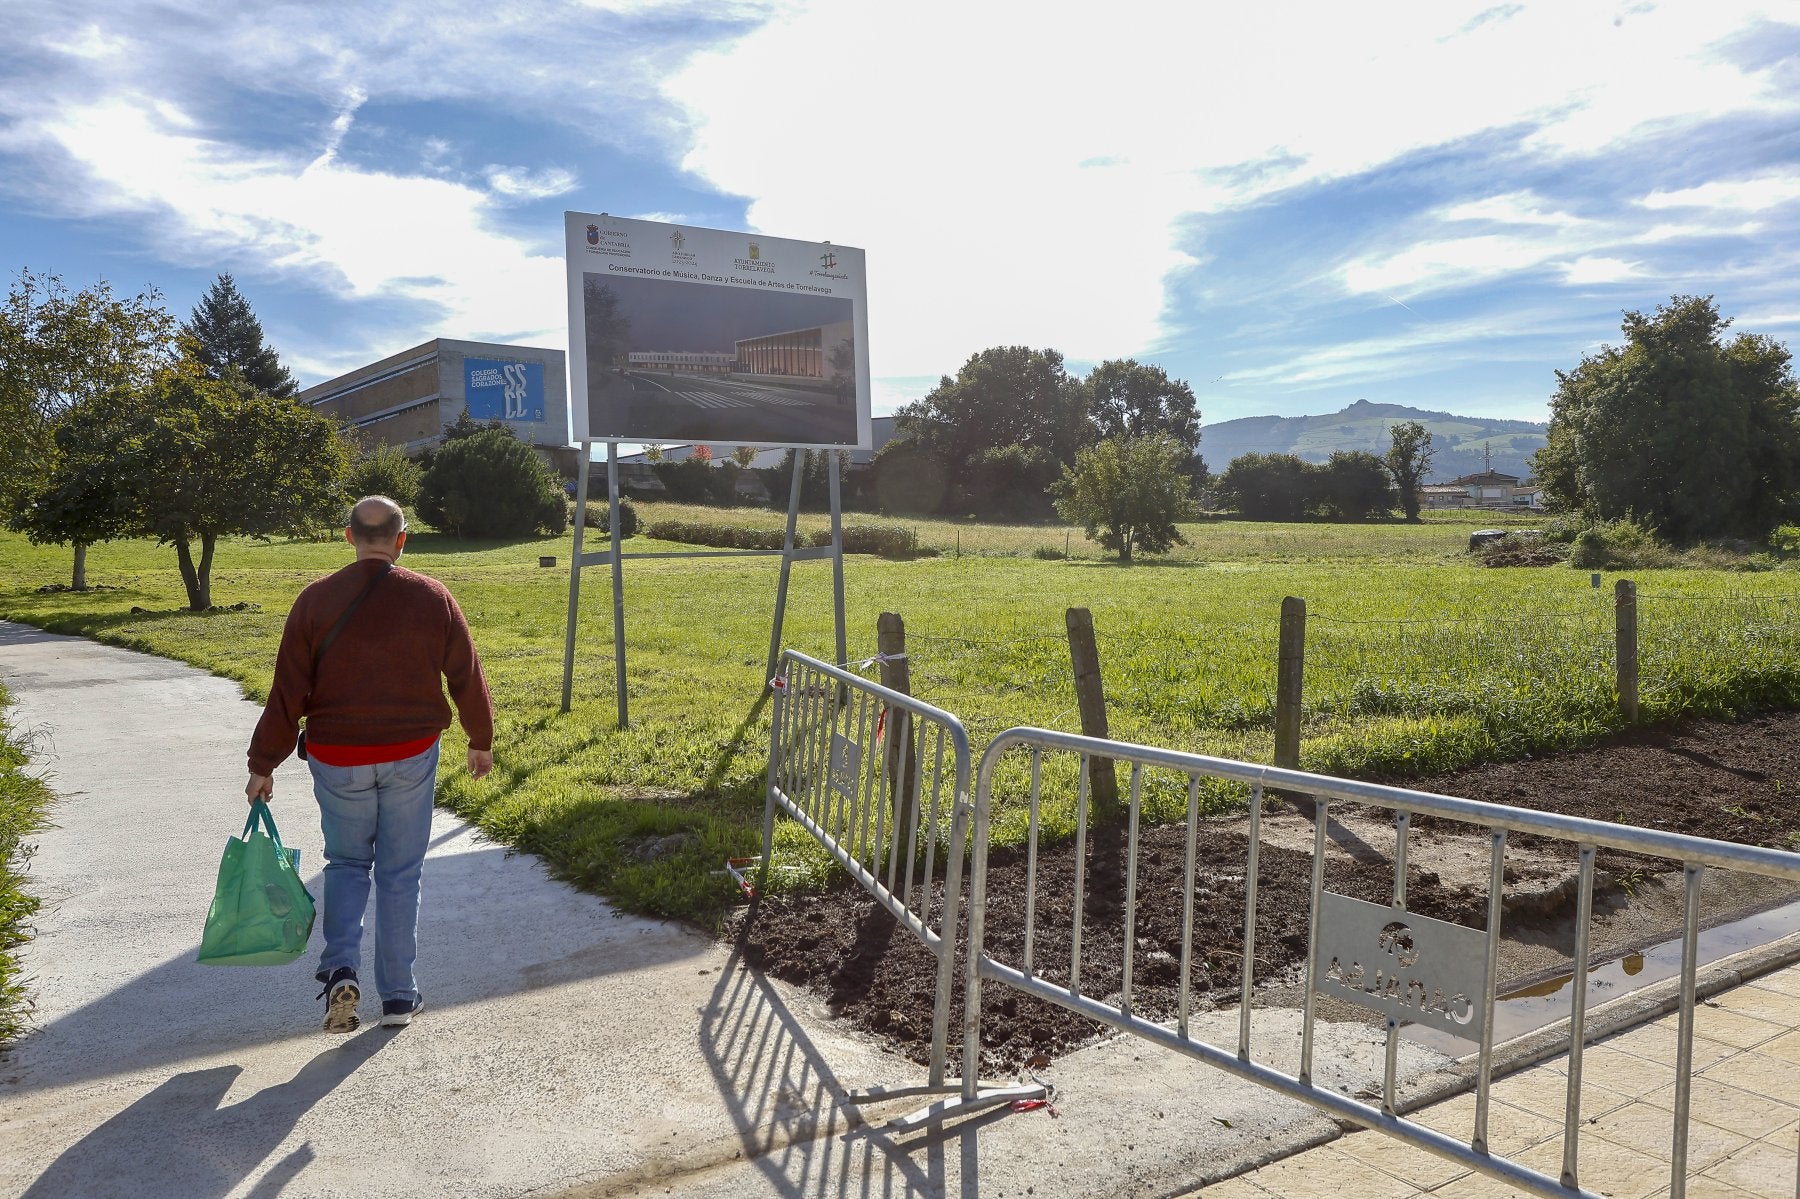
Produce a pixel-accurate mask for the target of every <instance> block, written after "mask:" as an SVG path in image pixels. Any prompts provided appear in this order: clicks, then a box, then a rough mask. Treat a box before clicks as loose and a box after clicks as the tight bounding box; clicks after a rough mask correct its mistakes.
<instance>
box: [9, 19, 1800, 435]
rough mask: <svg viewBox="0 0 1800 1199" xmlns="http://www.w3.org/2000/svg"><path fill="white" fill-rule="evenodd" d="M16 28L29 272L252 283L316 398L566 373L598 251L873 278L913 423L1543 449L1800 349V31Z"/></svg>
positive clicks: (888, 404) (14, 177)
mask: <svg viewBox="0 0 1800 1199" xmlns="http://www.w3.org/2000/svg"><path fill="white" fill-rule="evenodd" d="M221 13H224V14H225V15H221ZM6 21H7V25H8V34H9V36H8V43H9V47H10V49H9V51H8V52H7V54H6V55H4V56H0V196H3V203H0V247H3V248H4V254H3V256H0V265H4V266H5V267H6V269H7V272H8V274H12V273H15V272H16V271H17V270H18V269H20V268H22V267H30V268H32V269H34V270H41V271H53V272H56V273H58V274H60V275H62V276H63V277H64V279H65V280H66V281H67V282H68V283H69V284H70V285H72V286H83V285H85V284H88V283H91V282H93V281H94V280H95V279H97V278H100V277H104V278H106V279H108V280H110V281H111V282H112V283H113V285H114V286H115V287H116V288H119V289H121V290H124V291H127V292H135V291H137V290H140V289H142V288H145V287H149V286H155V287H157V288H159V289H160V290H161V291H162V293H163V295H164V296H165V298H166V301H167V304H168V306H169V307H170V309H171V310H172V311H174V312H175V313H176V314H177V315H179V316H183V317H185V316H186V315H187V314H188V312H189V311H190V310H191V309H192V307H193V305H194V303H195V302H196V300H197V299H198V298H199V296H200V295H201V294H202V293H203V292H204V291H205V289H206V287H207V286H208V285H209V284H210V282H211V280H212V278H213V276H214V275H215V274H217V273H218V272H221V271H229V272H231V273H232V274H233V275H234V276H235V277H236V278H237V281H238V284H239V286H240V288H241V289H242V290H243V291H244V292H245V294H246V295H248V296H249V297H250V299H251V301H252V303H253V304H254V306H255V308H256V310H257V312H258V314H259V315H260V316H261V318H262V320H263V325H264V329H265V332H266V334H267V336H268V338H269V340H270V342H271V344H273V345H274V346H275V347H276V349H277V350H278V351H279V352H280V353H281V354H282V356H283V358H284V360H285V361H286V362H287V363H288V364H289V366H290V367H291V368H292V369H293V370H294V371H295V373H296V374H297V375H298V376H299V377H300V379H301V382H302V383H313V382H317V381H319V380H321V379H324V378H327V377H329V376H331V375H333V374H336V373H338V372H340V371H343V370H347V369H349V368H351V367H354V366H357V365H361V364H362V363H365V362H368V361H371V360H373V359H375V358H379V357H382V356H385V355H387V354H390V353H393V352H395V351H398V350H401V349H404V348H406V347H407V346H410V345H413V344H416V343H418V342H420V341H424V340H426V339H428V338H431V337H435V336H444V337H459V338H474V339H481V340H489V339H492V340H503V341H521V342H526V343H530V344H537V345H554V346H563V345H566V343H567V328H566V319H567V318H566V312H567V307H566V301H565V299H564V291H563V289H564V286H565V285H564V274H563V265H562V261H561V237H562V224H561V213H562V212H563V210H565V209H577V210H581V211H595V212H600V211H604V212H611V213H615V214H619V215H625V216H634V217H641V218H647V219H663V220H674V221H679V222H682V223H686V224H692V225H701V226H712V227H720V228H730V229H744V230H748V231H753V232H759V233H764V234H768V235H771V236H778V237H791V238H802V239H809V240H831V241H833V242H836V243H838V244H840V245H853V246H860V247H862V248H864V249H865V250H866V251H867V254H868V269H869V277H870V295H869V312H870V337H869V341H870V352H871V358H872V367H873V373H874V376H875V399H876V411H877V413H881V412H885V411H890V410H891V409H892V408H893V407H894V406H895V405H896V404H898V403H901V402H904V401H905V400H907V399H911V398H915V397H917V396H919V395H922V394H923V393H924V392H925V391H926V390H928V389H929V387H930V386H931V385H932V384H933V383H934V382H935V381H936V379H937V377H938V376H939V375H941V374H954V373H955V371H956V369H957V368H958V366H960V365H961V363H962V362H963V361H964V360H965V359H966V358H967V357H968V356H969V355H970V354H971V353H974V352H976V351H978V350H980V349H982V348H984V347H987V346H991V345H1001V344H1015V343H1023V344H1027V345H1032V346H1039V347H1054V348H1056V349H1059V350H1061V351H1062V352H1063V353H1064V354H1065V355H1066V356H1067V357H1068V359H1069V361H1070V365H1071V367H1072V368H1073V369H1074V370H1076V371H1077V372H1082V371H1085V370H1086V369H1087V367H1088V366H1089V365H1091V364H1092V363H1094V362H1097V361H1100V360H1102V359H1105V358H1113V357H1126V356H1130V357H1136V358H1138V359H1139V360H1140V361H1153V362H1156V363H1158V364H1160V365H1162V366H1164V367H1165V368H1166V369H1168V370H1169V372H1170V373H1171V374H1173V375H1176V376H1177V377H1180V378H1184V379H1187V380H1188V381H1189V382H1190V383H1191V384H1192V386H1193V387H1194V390H1195V392H1196V394H1197V395H1198V397H1199V400H1200V407H1201V411H1202V413H1203V415H1204V418H1205V420H1206V421H1207V422H1209V423H1210V422H1216V421H1221V420H1228V419H1231V418H1234V417H1240V416H1255V415H1263V414H1271V413H1272V414H1279V415H1287V416H1292V415H1300V414H1305V413H1316V412H1329V411H1334V410H1336V409H1338V408H1340V407H1342V406H1344V405H1345V404H1348V403H1350V402H1351V401H1353V400H1356V399H1358V398H1366V399H1370V400H1374V401H1378V402H1392V403H1404V404H1413V405H1416V406H1419V407H1424V408H1433V409H1447V410H1451V411H1456V412H1462V413H1469V414H1478V415H1488V416H1496V417H1510V418H1517V419H1527V420H1541V419H1544V418H1545V416H1546V410H1547V401H1548V398H1549V395H1550V392H1551V390H1552V389H1553V387H1554V386H1555V378H1554V374H1553V371H1554V370H1556V369H1557V368H1568V367H1570V366H1573V365H1574V364H1575V363H1576V362H1578V361H1579V360H1580V358H1581V356H1582V355H1583V354H1585V353H1589V352H1591V351H1593V350H1594V349H1595V348H1597V347H1598V346H1599V345H1601V344H1602V343H1604V342H1607V341H1609V340H1616V339H1617V337H1618V327H1619V314H1620V312H1621V310H1623V309H1648V308H1650V307H1653V306H1654V305H1655V304H1657V303H1658V302H1661V301H1663V300H1666V299H1667V298H1668V297H1669V296H1670V295H1671V294H1674V293H1684V294H1686V293H1699V294H1711V295H1715V296H1716V297H1717V299H1718V302H1719V304H1720V307H1721V308H1722V309H1723V311H1724V312H1725V313H1726V314H1727V315H1730V316H1732V317H1734V318H1735V319H1736V327H1737V328H1739V329H1745V330H1749V331H1752V332H1759V333H1767V334H1770V335H1772V336H1775V337H1777V338H1779V339H1782V340H1788V341H1791V339H1793V338H1794V337H1795V336H1796V335H1800V285H1797V282H1796V281H1797V280H1800V241H1797V240H1796V237H1795V234H1796V232H1797V231H1800V4H1796V3H1793V2H1789V3H1783V4H1755V3H1738V2H1736V0H1683V2H1681V3H1660V4H1659V3H1616V2H1614V3H1587V2H1584V0H1551V2H1548V3H1542V4H1539V3H1509V4H1500V5H1494V4H1490V3H1472V4H1465V3H1457V2H1454V0H1424V2H1418V3H1388V2H1384V3H1380V4H1374V5H1346V4H1343V3H1341V2H1339V3H1330V4H1324V3H1320V4H1310V3H1303V2H1302V3H1293V4H1283V5H1273V4H1267V5H1257V4H1251V5H1224V4H1217V3H1212V2H1210V0H1207V2H1199V0H1194V2H1187V0H1179V2H1178V0H1164V2H1162V3H1138V2H1135V0H1112V2H1109V3H1107V4H1102V5H1095V4H1091V3H1084V4H1073V3H1064V2H1063V0H1038V2H1037V3H1033V4H1030V5H1026V4H1020V3H997V2H984V0H955V2H951V0H908V2H907V3H904V4H900V3H872V2H870V0H843V2H838V0H830V2H824V0H821V2H818V3H811V2H806V0H793V2H788V0H771V2H766V3H750V2H743V3H732V2H715V3H706V4H693V3H682V2H657V0H642V2H639V0H587V2H581V3H548V2H543V3H510V2H508V0H483V2H480V3H475V2H469V0H435V2H434V3H432V4H429V5H427V4H415V3H410V2H391V3H376V4H351V3H333V2H312V3H306V4H297V3H282V4H272V3H258V2H255V0H245V2H241V3H237V4H234V5H231V6H225V5H218V4H213V3H200V2H190V0H162V2H158V3H143V2H137V0H105V2H103V3H102V2H98V0H65V2H59V3H56V4H38V5H23V4H18V5H10V6H8V11H7V14H6ZM1202 449H1203V451H1204V446H1203V447H1202Z"/></svg>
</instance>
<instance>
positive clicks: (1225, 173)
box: [667, 0, 1795, 374]
mask: <svg viewBox="0 0 1800 1199" xmlns="http://www.w3.org/2000/svg"><path fill="white" fill-rule="evenodd" d="M1491 9H1492V6H1491V5H1490V4H1488V3H1486V2H1485V0H1477V2H1475V3H1455V4H1449V3H1434V2H1427V0H1416V2H1414V3H1403V4H1399V5H1389V6H1386V7H1383V8H1379V9H1369V8H1367V7H1366V6H1354V5H1348V6H1347V5H1343V4H1328V3H1323V2H1322V0H1321V2H1318V3H1313V4H1307V5H1300V6H1291V5H1290V6H1266V5H1265V6H1256V5H1240V6H1219V5H1198V4H1195V5H1169V4H1167V3H1158V2H1155V0H1122V2H1117V3H1113V4H1109V5H1107V6H1105V8H1104V15H1101V10H1096V9H1094V8H1093V7H1092V6H1090V5H1075V4H1070V3H1047V4H1041V5H1037V6H1034V7H1033V9H1032V13H1031V19H1030V20H1022V19H1020V17H1019V15H1018V13H1017V11H1016V10H1014V9H1012V8H1010V7H1004V6H988V5H980V4H975V5H970V4H968V3H966V2H964V0H915V2H914V3H910V4H908V5H905V6H887V5H867V4H848V3H834V2H829V0H820V2H819V3H814V4H805V5H797V6H795V7H794V8H793V9H792V10H791V11H789V12H786V13H784V14H782V15H781V16H779V17H778V18H777V19H775V20H774V21H772V22H771V23H770V24H768V25H766V26H765V27H763V28H762V29H760V30H758V31H757V32H755V33H752V34H750V35H749V36H747V37H746V38H744V39H743V40H741V41H739V42H738V43H736V44H735V45H733V46H732V47H731V48H729V49H727V50H724V51H721V52H718V53H713V54H707V55H702V56H700V57H698V58H696V59H695V60H694V61H693V63H692V64H691V65H690V66H689V67H688V68H687V70H685V71H684V72H682V73H681V74H680V75H678V76H676V77H675V78H674V79H673V80H672V81H671V82H670V83H669V84H668V86H667V90H668V92H669V94H670V95H671V96H673V97H674V98H675V99H677V100H678V101H679V102H680V103H681V104H682V105H683V106H684V107H685V108H686V109H687V111H688V113H689V114H690V118H691V120H692V122H693V125H694V128H695V134H696V136H695V141H694V145H693V149H692V151H691V152H690V153H689V154H688V156H687V158H686V159H685V165H686V166H687V167H688V168H690V169H691V170H693V171H695V172H696V173H698V174H699V175H701V176H702V177H704V178H705V179H707V180H708V181H710V182H711V183H713V184H714V185H715V186H716V187H718V188H719V189H720V190H721V191H725V192H728V193H733V194H741V195H746V196H749V197H750V198H751V201H752V202H751V206H750V210H749V217H750V222H751V223H752V224H753V225H754V226H755V227H756V228H757V229H758V230H760V231H764V232H768V233H772V234H778V235H783V236H791V237H808V238H830V239H832V240H834V241H839V242H841V243H846V244H853V245H860V246H863V247H865V248H867V249H869V251H870V258H869V262H870V270H871V275H872V279H871V287H872V289H873V293H874V294H873V297H872V300H871V315H872V319H873V320H874V321H875V322H876V323H875V325H874V326H873V328H872V338H871V340H872V342H873V345H872V354H873V355H874V358H875V361H876V369H877V370H878V371H885V372H888V373H893V374H914V373H920V372H922V371H928V370H931V369H941V368H942V367H943V365H944V364H945V363H954V362H958V361H960V360H961V358H962V357H963V356H964V355H966V354H967V353H968V352H970V351H971V350H974V349H978V348H980V347H981V346H985V345H993V344H998V343H1005V342H1011V341H1024V342H1029V343H1032V344H1037V345H1055V346H1056V347H1058V348H1060V349H1062V350H1064V351H1065V352H1066V353H1068V354H1069V355H1070V356H1071V357H1076V358H1096V357H1104V356H1111V355H1116V354H1121V353H1131V352H1138V351H1141V350H1143V349H1144V348H1146V347H1149V346H1153V345H1155V344H1157V343H1159V342H1160V341H1162V340H1163V339H1165V338H1166V336H1167V334H1168V330H1167V328H1166V327H1165V325H1164V323H1163V318H1164V313H1165V303H1164V301H1165V297H1166V288H1167V286H1168V285H1169V283H1170V282H1171V278H1172V276H1175V275H1177V274H1178V273H1180V272H1183V271H1186V270H1191V268H1192V267H1193V266H1194V261H1193V259H1192V258H1191V257H1190V256H1189V254H1188V253H1187V252H1186V242H1185V239H1186V238H1188V237H1191V234H1190V233H1188V232H1187V228H1188V223H1189V222H1190V221H1191V218H1193V217H1194V215H1195V214H1200V215H1202V216H1203V215H1204V214H1207V213H1212V212H1218V211H1222V210H1226V209H1230V208H1234V207H1241V206H1244V205H1248V204H1251V203H1254V202H1256V201H1258V200H1262V199H1265V198H1267V197H1269V196H1271V195H1272V194H1274V193H1276V192H1278V191H1280V190H1282V189H1284V188H1291V187H1295V186H1298V185H1302V184H1306V183H1310V182H1316V181H1320V180H1326V179H1333V178H1340V177H1343V176H1347V175H1352V174H1357V173H1361V172H1365V171H1369V170H1372V169H1375V168H1378V167H1380V166H1382V165H1383V164H1386V163H1390V162H1392V161H1394V160H1396V159H1398V158H1401V157H1403V156H1405V155H1407V154H1409V153H1412V152H1414V151H1417V150H1421V149H1425V148H1428V147H1432V146H1438V145H1443V144H1446V143H1450V142H1454V141H1457V140H1459V139H1463V138H1468V137H1472V136H1475V135H1477V134H1489V135H1493V134H1495V133H1496V132H1497V131H1503V130H1504V131H1509V132H1507V133H1506V135H1505V136H1507V137H1508V138H1509V139H1512V144H1513V145H1518V144H1520V143H1519V140H1518V139H1524V144H1525V145H1527V146H1528V147H1530V148H1531V150H1532V152H1534V153H1535V154H1537V155H1539V156H1549V157H1561V156H1569V155H1585V154H1588V153H1590V152H1592V151H1593V150H1595V149H1596V148H1600V147H1611V146H1615V145H1617V144H1619V143H1622V142H1624V141H1625V140H1627V139H1629V138H1630V137H1631V136H1633V135H1634V134H1636V133H1638V132H1639V131H1643V130H1647V129H1654V130H1658V131H1666V130H1668V129H1670V128H1672V127H1679V126H1680V125H1682V124H1684V123H1692V122H1695V121H1699V120H1703V119H1709V118H1712V117H1715V116H1717V115H1720V114H1722V113H1726V112H1733V113H1750V112H1755V113H1768V112H1791V111H1794V107H1795V106H1794V101H1793V97H1791V96H1789V95H1785V94H1783V93H1781V92H1779V91H1778V90H1777V86H1776V84H1775V83H1774V82H1772V80H1771V79H1770V78H1769V77H1768V76H1766V75H1763V74H1753V73H1746V72H1744V71H1741V70H1739V69H1737V68H1736V67H1734V66H1732V65H1731V64H1729V63H1728V62H1725V61H1723V60H1721V59H1719V58H1718V57H1716V56H1715V55H1713V54H1712V53H1711V52H1710V51H1709V50H1708V47H1709V45H1710V44H1711V43H1713V42H1716V41H1717V40H1718V39H1720V38H1721V37H1724V36H1726V35H1728V34H1730V33H1732V32H1733V31H1736V30H1738V29H1740V28H1742V27H1743V26H1744V25H1745V23H1746V22H1748V21H1749V20H1751V19H1752V17H1753V16H1754V15H1755V14H1756V11H1757V10H1756V8H1755V6H1753V5H1749V4H1743V3H1734V2H1726V0H1721V2H1720V3H1716V4H1715V3H1709V4H1707V5H1703V6H1702V5H1693V6H1686V7H1681V8H1678V7H1676V6H1667V7H1663V8H1654V9H1650V8H1637V9H1633V10H1631V11H1630V12H1628V13H1625V14H1624V15H1623V16H1622V17H1621V19H1620V21H1619V22H1618V23H1615V20H1614V18H1615V16H1616V15H1619V14H1620V13H1621V11H1622V10H1620V9H1619V8H1618V6H1617V5H1616V4H1614V3H1611V2H1601V0H1576V2H1565V0H1550V2H1546V3H1538V4H1532V5H1519V6H1513V7H1512V8H1509V9H1508V10H1506V11H1503V12H1499V13H1493V12H1492V11H1491ZM1483 16H1487V17H1491V18H1492V19H1485V20H1480V19H1477V18H1481V17H1483ZM752 80H753V81H754V86H747V81H752ZM1622 97H1624V98H1627V99H1628V101H1629V102H1625V100H1622V99H1621V98H1622ZM1454 219H1457V220H1474V219H1484V220H1491V221H1500V222H1505V223H1509V224H1517V225H1525V226H1530V227H1541V228H1544V229H1547V230H1550V231H1553V232H1556V231H1565V230H1572V229H1578V228H1580V227H1582V225H1583V222H1582V221H1581V220H1580V219H1579V218H1577V217H1575V216H1572V215H1570V214H1568V213H1567V212H1565V211H1562V206H1561V205H1560V204H1558V203H1556V202H1554V201H1549V200H1545V201H1543V202H1542V203H1538V202H1537V200H1536V198H1535V197H1533V196H1531V195H1529V194H1528V193H1511V194H1510V195H1506V196H1498V197H1492V198H1490V199H1488V200H1486V201H1477V202H1473V203H1471V204H1470V205H1468V206H1465V207H1464V208H1463V209H1462V210H1461V211H1460V212H1458V214H1457V215H1456V217H1455V218H1454ZM1584 242H1585V239H1578V240H1577V241H1576V242H1574V243H1572V244H1569V245H1561V244H1558V243H1557V242H1555V241H1554V240H1552V241H1549V242H1545V241H1542V240H1539V239H1531V238H1527V239H1524V240H1519V239H1510V238H1506V237H1494V238H1473V239H1459V240H1457V241H1455V242H1444V243H1439V244H1436V245H1433V246H1429V247H1417V248H1415V249H1414V250H1412V251H1405V252H1402V253H1401V254H1397V255H1390V256H1386V257H1378V258H1375V259H1372V260H1371V261H1369V262H1366V263H1363V264H1361V265H1360V266H1359V267H1357V268H1356V271H1357V278H1358V280H1359V285H1366V286H1369V287H1376V286H1382V287H1386V288H1390V289H1391V288H1405V287H1408V286H1413V287H1420V286H1441V285H1445V284H1447V283H1448V282H1449V281H1451V280H1452V279H1454V278H1457V277H1459V276H1460V277H1491V276H1492V274H1494V273H1495V272H1497V271H1500V270H1503V269H1507V268H1509V267H1510V265H1511V264H1512V263H1514V262H1515V261H1516V257H1515V256H1516V254H1517V253H1518V252H1520V251H1521V250H1522V251H1524V252H1525V253H1526V254H1527V255H1528V256H1529V258H1530V260H1531V261H1532V262H1535V263H1537V264H1539V265H1541V264H1543V263H1547V262H1553V261H1559V260H1564V259H1567V258H1569V257H1570V256H1571V255H1574V254H1579V253H1581V252H1584V251H1585V250H1587V249H1590V248H1592V247H1590V246H1587V245H1585V244H1584ZM884 327H885V329H886V330H889V332H887V333H885V334H884V333H883V329H884Z"/></svg>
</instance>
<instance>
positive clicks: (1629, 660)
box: [1613, 579, 1638, 724]
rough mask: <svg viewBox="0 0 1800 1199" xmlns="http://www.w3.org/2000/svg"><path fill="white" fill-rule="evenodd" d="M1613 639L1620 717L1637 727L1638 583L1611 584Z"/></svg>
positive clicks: (1620, 582) (1622, 582)
mask: <svg viewBox="0 0 1800 1199" xmlns="http://www.w3.org/2000/svg"><path fill="white" fill-rule="evenodd" d="M1613 606H1614V609H1615V612H1614V622H1613V628H1614V637H1615V639H1616V640H1617V643H1618V647H1617V653H1616V655H1615V656H1614V661H1615V663H1616V665H1617V668H1618V679H1619V684H1618V685H1619V715H1620V716H1623V717H1624V718H1625V723H1626V724H1636V723H1637V719H1638V619H1637V584H1636V583H1633V582H1630V581H1629V580H1626V579H1620V580H1619V581H1618V582H1617V583H1615V584H1613Z"/></svg>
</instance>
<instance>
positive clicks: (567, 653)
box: [562, 441, 593, 712]
mask: <svg viewBox="0 0 1800 1199" xmlns="http://www.w3.org/2000/svg"><path fill="white" fill-rule="evenodd" d="M592 451H593V442H591V441H584V442H582V443H581V463H580V465H579V466H578V467H577V468H576V475H575V478H576V483H575V546H574V549H573V551H572V552H571V553H570V555H569V627H568V631H567V632H566V633H565V634H564V635H563V696H562V710H563V711H565V712H567V711H568V710H569V703H570V700H571V699H572V698H573V696H574V692H575V614H576V612H577V611H579V609H580V606H581V534H582V530H583V527H584V526H585V525H586V524H587V497H588V458H589V456H590V454H591V453H592Z"/></svg>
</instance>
